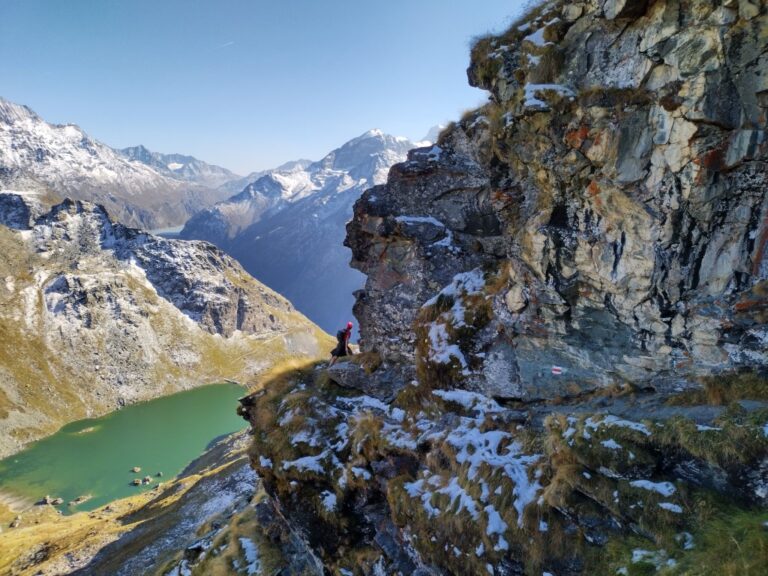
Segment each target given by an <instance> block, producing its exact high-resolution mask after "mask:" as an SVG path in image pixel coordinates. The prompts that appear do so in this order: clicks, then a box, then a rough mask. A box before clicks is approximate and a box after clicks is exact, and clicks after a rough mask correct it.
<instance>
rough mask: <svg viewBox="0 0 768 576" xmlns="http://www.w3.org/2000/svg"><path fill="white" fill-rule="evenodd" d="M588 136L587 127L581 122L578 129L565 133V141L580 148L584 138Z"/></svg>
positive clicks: (572, 146) (573, 146)
mask: <svg viewBox="0 0 768 576" xmlns="http://www.w3.org/2000/svg"><path fill="white" fill-rule="evenodd" d="M587 136H589V127H588V126H587V125H585V124H582V125H581V126H580V127H579V129H578V130H571V131H570V132H567V133H566V134H565V143H566V144H568V146H570V147H571V148H577V149H578V148H581V145H582V144H583V143H584V140H586V139H587Z"/></svg>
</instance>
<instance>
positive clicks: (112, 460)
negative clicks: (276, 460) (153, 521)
mask: <svg viewBox="0 0 768 576" xmlns="http://www.w3.org/2000/svg"><path fill="white" fill-rule="evenodd" d="M243 393H244V389H243V388H242V387H240V386H237V385H235V384H213V385H210V386H203V387H200V388H196V389H194V390H189V391H186V392H179V393H177V394H173V395H171V396H165V397H163V398H158V399H156V400H151V401H149V402H143V403H141V404H135V405H132V406H128V407H126V408H123V409H122V410H118V411H117V412H113V413H111V414H108V415H107V416H104V417H102V418H95V419H88V420H79V421H77V422H72V423H71V424H68V425H66V426H64V427H63V428H62V429H61V430H59V431H58V432H57V433H56V434H54V435H52V436H49V437H48V438H45V439H43V440H40V441H39V442H35V443H34V444H32V445H30V446H29V448H27V449H26V450H24V451H23V452H19V453H18V454H14V455H13V456H10V457H8V458H6V459H5V460H0V492H2V493H6V494H11V495H14V496H22V497H26V498H28V499H30V500H34V501H37V500H40V499H41V498H43V497H44V496H45V495H46V494H49V495H50V496H51V497H61V498H63V499H64V504H63V505H62V506H59V507H58V508H59V509H60V510H61V511H62V512H64V513H65V514H66V513H70V512H76V511H78V510H92V509H94V508H97V507H99V506H102V505H104V504H107V503H109V502H111V501H113V500H116V499H118V498H123V497H125V496H130V495H132V494H136V493H138V492H140V491H145V490H151V489H152V488H153V487H155V486H156V485H157V483H158V482H163V481H167V480H169V479H170V478H173V477H174V476H176V475H177V474H178V473H179V472H181V471H182V470H183V469H184V468H185V467H186V466H187V464H189V463H190V462H191V461H192V460H194V459H195V458H197V457H198V456H199V455H200V454H202V453H203V452H204V451H205V449H206V447H207V446H208V445H209V444H210V443H211V441H212V440H214V439H215V438H217V437H219V436H221V435H223V434H230V433H232V432H235V431H237V430H241V429H243V428H245V426H246V422H245V421H244V420H243V419H242V418H240V417H239V416H237V414H236V413H235V410H236V409H237V399H238V398H239V397H241V396H242V395H243ZM134 466H139V467H141V472H139V473H133V472H131V468H133V467H134ZM158 472H162V473H163V477H162V478H160V477H157V476H156V474H157V473H158ZM145 476H152V483H151V484H149V485H146V486H133V485H131V482H132V481H133V479H134V478H144V477H145ZM87 494H90V495H92V496H93V497H92V499H91V500H89V501H88V502H85V503H83V504H80V505H78V506H76V507H70V506H69V505H68V503H69V502H70V501H72V500H74V499H75V498H77V497H78V496H83V495H87Z"/></svg>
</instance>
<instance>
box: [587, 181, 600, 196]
mask: <svg viewBox="0 0 768 576" xmlns="http://www.w3.org/2000/svg"><path fill="white" fill-rule="evenodd" d="M598 194H600V185H599V184H598V183H597V181H595V180H592V181H591V182H590V183H589V186H587V196H589V197H590V198H593V197H595V196H597V195H598Z"/></svg>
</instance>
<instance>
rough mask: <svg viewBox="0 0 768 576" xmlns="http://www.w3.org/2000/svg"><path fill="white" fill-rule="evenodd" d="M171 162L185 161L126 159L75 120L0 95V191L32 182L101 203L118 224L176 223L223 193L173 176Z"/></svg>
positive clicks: (220, 197) (55, 190) (80, 198)
mask: <svg viewBox="0 0 768 576" xmlns="http://www.w3.org/2000/svg"><path fill="white" fill-rule="evenodd" d="M137 153H146V154H151V152H149V151H148V150H146V149H142V150H138V151H137ZM193 160H194V159H193ZM170 162H179V163H183V162H185V161H184V160H180V159H178V158H169V159H168V160H167V161H166V162H165V164H164V169H165V173H164V171H163V170H158V169H156V167H152V166H148V165H147V164H145V163H142V162H135V161H132V160H130V159H129V158H126V157H125V156H123V155H122V154H119V153H118V152H116V151H115V150H113V149H112V148H110V147H109V146H107V145H105V144H103V143H101V142H99V141H98V140H95V139H93V138H91V137H90V136H89V135H88V134H86V133H85V132H84V131H83V130H82V129H81V128H80V127H78V126H77V125H75V124H50V123H48V122H46V121H45V120H43V119H42V118H41V117H40V116H38V115H37V114H36V113H35V112H34V111H32V110H31V109H30V108H29V107H27V106H24V105H21V104H15V103H13V102H9V101H8V100H5V99H2V98H0V189H8V188H11V189H13V188H17V187H19V186H27V183H28V182H35V183H37V185H38V186H39V187H40V188H44V189H46V190H49V191H51V192H53V193H54V194H56V195H58V196H60V197H64V196H69V197H72V198H75V199H79V200H87V201H93V202H99V203H101V204H104V205H105V206H106V207H107V209H108V210H109V212H110V213H111V214H112V215H114V216H115V217H116V218H117V219H119V220H121V221H122V222H124V223H126V224H130V225H139V226H142V227H145V228H159V227H162V226H173V225H176V224H179V223H181V222H183V221H185V220H186V219H187V218H188V217H189V216H190V214H192V213H194V212H196V211H197V210H199V209H201V208H204V207H206V206H210V205H211V204H213V203H214V202H216V201H217V200H220V199H222V198H223V197H226V196H224V193H221V192H215V191H213V190H211V189H210V187H208V186H204V185H199V184H197V183H196V182H195V181H193V180H191V179H186V180H182V179H180V178H179V177H178V175H174V176H171V174H176V173H174V172H172V171H171V170H169V169H168V168H167V164H168V163H170ZM203 164H204V163H203ZM206 166H207V165H206ZM222 170H223V169H222ZM232 176H233V177H235V175H232Z"/></svg>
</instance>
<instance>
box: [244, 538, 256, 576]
mask: <svg viewBox="0 0 768 576" xmlns="http://www.w3.org/2000/svg"><path fill="white" fill-rule="evenodd" d="M239 542H240V548H241V549H242V551H243V554H244V555H245V561H246V562H247V563H248V564H247V565H246V567H245V573H246V574H248V575H249V576H250V575H253V574H258V573H259V571H260V570H261V562H260V561H259V549H258V548H256V544H254V543H253V540H251V539H250V538H239Z"/></svg>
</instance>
